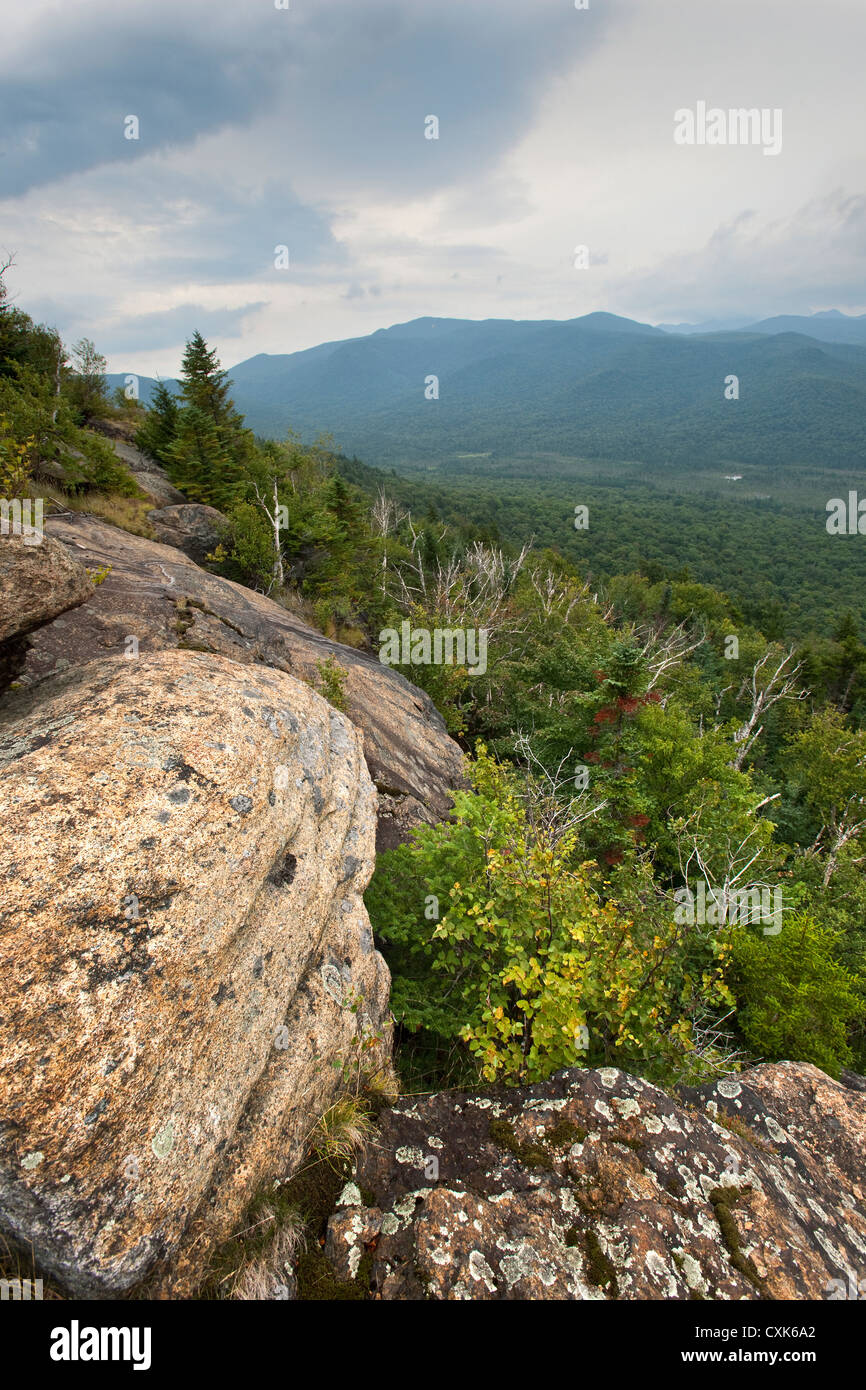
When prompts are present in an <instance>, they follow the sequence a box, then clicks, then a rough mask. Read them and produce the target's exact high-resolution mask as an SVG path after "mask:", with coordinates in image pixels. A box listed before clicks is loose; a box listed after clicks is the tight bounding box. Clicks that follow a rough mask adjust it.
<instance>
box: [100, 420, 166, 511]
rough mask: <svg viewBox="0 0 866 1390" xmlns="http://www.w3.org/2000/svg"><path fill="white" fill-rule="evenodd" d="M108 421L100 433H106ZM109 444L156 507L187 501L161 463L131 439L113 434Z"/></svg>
mask: <svg viewBox="0 0 866 1390" xmlns="http://www.w3.org/2000/svg"><path fill="white" fill-rule="evenodd" d="M108 423H109V422H108V421H106V422H104V426H103V430H102V431H101V432H102V433H108V430H107V428H105V426H107V425H108ZM111 444H112V448H113V449H114V452H115V453H116V454H117V457H118V458H119V459H120V461H121V463H122V464H124V466H125V467H126V468H128V469H129V472H130V473H131V474H132V477H133V478H134V479H135V482H136V483H137V484H138V486H139V487H140V488H141V490H142V492H144V493H146V494H147V496H148V497H149V498H150V499H151V500H152V501H153V502H155V503H156V505H157V506H158V507H172V506H174V505H176V504H180V503H185V502H186V501H187V499H186V497H185V496H184V494H183V493H182V492H179V491H178V489H177V488H176V487H175V486H174V483H172V482H171V481H170V479H169V476H168V474H167V473H166V471H165V469H164V468H163V467H162V465H161V464H159V463H156V462H155V460H154V459H152V458H150V457H149V456H148V455H147V454H143V453H142V452H141V450H140V449H137V448H136V446H135V445H134V444H133V443H132V442H131V440H129V439H127V438H125V437H123V436H122V435H121V436H119V437H118V436H115V437H112V439H111Z"/></svg>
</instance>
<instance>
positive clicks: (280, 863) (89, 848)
mask: <svg viewBox="0 0 866 1390" xmlns="http://www.w3.org/2000/svg"><path fill="white" fill-rule="evenodd" d="M118 535H119V536H122V533H118ZM130 539H131V538H130V537H125V536H124V537H123V540H124V541H125V542H127V541H129V540H130ZM0 805H2V819H3V836H2V842H0V880H2V883H3V890H4V891H3V902H2V909H0V941H2V951H0V1233H2V1235H3V1236H5V1237H7V1238H9V1239H11V1240H12V1241H13V1242H15V1243H16V1244H18V1245H19V1246H20V1247H22V1248H24V1249H26V1251H27V1252H31V1253H32V1256H33V1258H34V1259H35V1261H36V1264H37V1266H38V1267H39V1268H41V1269H42V1270H44V1271H46V1272H47V1273H49V1274H51V1275H52V1276H54V1277H55V1278H56V1279H57V1280H59V1281H60V1282H61V1284H62V1285H64V1286H65V1288H66V1289H67V1290H68V1291H70V1292H71V1293H72V1294H75V1295H80V1296H85V1297H93V1296H112V1295H117V1294H120V1293H122V1292H123V1291H125V1290H129V1289H131V1288H133V1287H134V1286H136V1285H137V1284H139V1283H140V1281H141V1280H142V1279H144V1278H145V1277H146V1276H149V1275H151V1274H153V1275H154V1277H156V1275H157V1274H158V1273H159V1270H161V1269H162V1270H164V1269H165V1268H167V1267H169V1266H171V1265H172V1264H176V1263H177V1258H176V1257H177V1252H178V1250H179V1249H181V1247H182V1246H183V1242H184V1241H187V1242H189V1241H190V1240H192V1241H193V1244H194V1248H195V1258H194V1260H193V1261H192V1266H189V1262H188V1263H187V1269H186V1275H185V1274H184V1270H183V1268H180V1269H179V1270H178V1273H177V1279H178V1281H179V1283H178V1287H183V1280H184V1278H185V1277H186V1278H187V1280H188V1282H190V1281H191V1283H193V1284H194V1281H195V1273H196V1272H197V1273H198V1275H199V1277H200V1274H201V1268H202V1261H203V1258H204V1256H205V1255H206V1253H207V1250H208V1248H209V1245H210V1244H212V1243H213V1242H214V1241H216V1240H219V1239H221V1238H222V1237H224V1236H225V1235H226V1234H227V1233H228V1231H229V1230H230V1229H231V1227H232V1224H233V1223H234V1222H235V1221H236V1220H237V1218H238V1216H239V1214H240V1213H241V1212H242V1210H243V1209H244V1208H245V1206H246V1205H247V1203H248V1202H249V1200H250V1197H251V1195H252V1194H253V1193H254V1192H255V1191H256V1190H257V1188H258V1185H259V1184H260V1183H262V1182H265V1181H270V1180H271V1179H273V1178H274V1177H275V1176H277V1177H278V1176H281V1175H285V1174H288V1173H290V1172H291V1171H292V1169H293V1166H294V1165H295V1164H296V1163H297V1161H298V1159H299V1157H300V1155H301V1153H302V1151H303V1147H304V1141H305V1138H306V1137H307V1136H308V1134H309V1131H310V1129H311V1127H312V1126H313V1125H314V1124H315V1122H316V1120H317V1118H318V1117H319V1116H320V1115H321V1114H322V1113H323V1112H324V1111H325V1110H326V1109H327V1107H328V1106H329V1104H331V1103H332V1102H333V1100H334V1099H335V1098H336V1096H337V1094H338V1093H339V1091H340V1089H341V1087H342V1086H343V1084H344V1083H343V1082H342V1080H341V1070H340V1068H341V1067H342V1066H348V1067H354V1066H355V1062H356V1061H357V1062H358V1064H359V1065H360V1060H361V1057H362V1053H363V1057H364V1058H365V1059H366V1064H367V1065H369V1066H371V1067H377V1066H378V1067H384V1066H387V1059H388V1056H389V1049H390V1015H389V1012H388V990H389V976H388V970H387V967H386V965H385V963H384V962H383V960H382V959H381V957H380V956H379V955H378V953H377V952H376V950H375V948H374V945H373V939H372V935H371V931H370V925H369V921H368V918H367V913H366V910H365V908H364V904H363V900H362V893H363V890H364V888H365V886H366V884H367V882H368V879H369V877H370V874H371V872H372V868H373V860H374V836H375V822H376V795H375V791H374V788H373V785H372V783H371V781H370V778H369V776H368V773H367V768H366V765H365V762H364V757H363V751H362V744H361V738H360V735H359V733H358V731H357V730H356V729H355V728H354V727H353V725H352V724H351V723H350V722H349V721H348V720H347V719H346V718H345V717H344V716H343V715H341V714H339V713H338V712H337V711H336V710H334V709H333V708H332V707H331V706H330V705H328V704H327V703H326V701H325V700H324V699H322V698H321V697H320V696H319V695H317V694H316V693H315V692H313V691H312V690H311V689H310V688H309V687H308V686H307V685H304V684H302V683H300V682H299V681H297V680H295V679H293V678H292V677H291V676H289V675H286V674H285V673H283V672H282V671H277V670H269V669H267V668H265V667H263V666H253V665H240V664H238V663H237V662H234V661H231V660H229V659H227V658H226V657H224V656H212V655H203V654H199V653H194V652H188V651H185V652H177V651H164V652H157V653H155V654H150V655H141V656H140V657H139V658H137V659H133V658H130V659H125V658H124V657H122V656H119V657H115V658H113V659H109V660H104V661H101V662H97V663H94V664H92V665H90V666H89V667H85V668H84V669H79V668H78V667H77V666H76V667H75V668H74V669H73V670H72V671H70V672H68V673H67V674H65V675H62V676H59V677H56V678H54V679H52V680H50V681H49V682H46V683H45V684H42V685H40V686H39V687H38V689H37V690H35V691H28V692H18V693H15V694H13V695H12V696H10V697H8V699H7V703H6V705H5V706H4V709H3V712H2V715H0ZM184 1248H187V1247H184ZM180 1264H181V1266H182V1265H183V1261H181V1262H180Z"/></svg>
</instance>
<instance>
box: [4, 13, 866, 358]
mask: <svg viewBox="0 0 866 1390" xmlns="http://www.w3.org/2000/svg"><path fill="white" fill-rule="evenodd" d="M581 2H582V0H581ZM284 3H287V8H282V7H281V8H277V5H278V4H279V5H281V6H282V5H283V4H284ZM0 10H2V34H3V48H2V53H0V251H4V250H5V251H6V252H13V253H14V255H15V265H14V267H13V269H12V270H11V271H10V272H9V274H8V276H7V282H8V286H9V289H10V292H11V293H12V294H13V295H14V297H15V299H16V302H17V303H18V304H19V305H20V306H21V307H22V308H24V309H26V310H27V312H28V313H30V314H32V315H33V317H34V318H36V319H38V320H41V321H45V322H48V323H52V324H54V325H56V327H57V328H59V330H60V331H61V333H62V335H63V338H64V340H65V341H66V342H67V343H69V344H71V343H72V342H74V341H75V340H76V339H77V338H79V337H81V336H87V337H89V338H92V339H93V340H94V341H95V342H96V344H97V347H98V348H99V349H100V350H101V351H102V352H104V353H105V354H106V356H107V357H108V360H109V367H110V369H111V370H112V371H136V372H139V373H142V374H147V375H161V376H174V375H176V373H177V369H178V366H179V362H180V357H181V353H182V350H183V345H184V342H185V340H186V339H187V338H188V337H189V336H190V335H191V334H192V332H193V331H195V330H196V329H199V330H200V331H201V332H202V333H203V334H204V335H205V337H206V338H207V339H208V341H209V342H210V343H211V344H213V345H214V346H216V347H217V349H218V352H219V355H220V357H221V359H222V361H223V363H224V364H225V365H227V366H231V365H232V364H233V363H236V362H238V361H241V360H243V359H245V358H248V357H251V356H253V355H254V354H256V353H259V352H270V353H275V352H293V351H295V350H297V349H300V348H305V347H311V346H313V345H314V344H316V343H320V342H325V341H329V340H334V339H340V338H347V337H355V336H359V335H361V334H366V333H370V332H373V331H374V330H376V329H378V328H383V327H387V326H389V325H391V324H394V323H400V322H405V321H406V320H409V319H413V318H417V317H421V316H428V315H432V316H441V317H457V318H476V319H478V318H519V319H531V318H557V319H565V318H573V317H576V316H578V315H580V314H584V313H589V312H591V311H594V310H607V311H609V312H612V313H618V314H624V315H627V316H628V317H631V318H637V319H640V320H642V321H645V322H650V323H659V322H662V323H679V322H703V321H706V320H715V319H729V318H749V319H759V318H764V317H767V316H770V315H773V314H779V313H797V314H804V313H805V314H808V313H812V312H816V311H820V310H825V309H830V308H837V309H841V310H843V311H844V312H848V313H863V312H866V274H864V270H866V188H864V183H866V158H864V155H866V121H864V119H863V109H862V90H863V54H864V52H866V4H864V0H821V3H820V4H819V3H817V0H728V3H725V4H719V3H717V0H588V6H587V7H586V8H581V9H578V8H577V7H576V5H575V2H574V0H171V2H170V3H169V2H168V0H124V3H122V4H120V3H118V0H75V2H74V4H71V5H70V4H69V3H67V0H27V4H26V5H21V4H20V3H15V0H0ZM699 103H705V104H706V106H707V107H708V108H719V109H721V110H722V111H723V112H727V111H729V110H730V109H733V108H757V109H759V110H762V111H763V110H766V111H767V112H768V113H772V112H780V113H781V116H780V118H779V119H780V125H779V132H780V134H781V149H780V150H779V151H778V153H775V154H766V153H765V152H764V147H763V146H762V145H761V144H760V143H740V144H735V143H732V142H731V141H730V140H729V141H728V142H727V143H716V144H708V143H704V144H698V143H694V144H682V143H677V141H676V140H675V138H674V134H675V129H676V126H677V118H676V113H677V112H681V111H683V110H686V111H694V112H697V109H698V104H699ZM130 117H135V118H136V121H137V126H138V128H137V134H138V138H137V139H130V138H127V136H128V135H129V134H130V133H132V132H134V130H135V126H134V124H133V123H132V122H130V120H129V118H130ZM431 117H435V118H436V120H437V121H438V139H430V138H427V136H428V135H429V134H431V133H432V132H433V123H432V122H431V120H430V119H429V118H431ZM279 247H285V248H287V252H285V251H284V252H282V253H279V252H278V251H277V248H279ZM578 247H585V248H586V251H584V252H578V251H577V248H578ZM286 260H287V261H288V265H286V264H285V262H286Z"/></svg>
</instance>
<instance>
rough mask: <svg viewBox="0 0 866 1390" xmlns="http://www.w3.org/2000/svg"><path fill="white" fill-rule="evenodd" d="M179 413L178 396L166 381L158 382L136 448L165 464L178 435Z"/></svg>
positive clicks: (138, 434)
mask: <svg viewBox="0 0 866 1390" xmlns="http://www.w3.org/2000/svg"><path fill="white" fill-rule="evenodd" d="M179 413H180V407H179V405H178V399H177V396H175V395H173V394H172V392H171V391H169V389H168V387H167V386H166V384H165V382H164V381H157V383H156V387H155V388H154V392H153V395H152V397H151V401H150V405H149V406H148V409H147V415H146V417H145V420H144V423H143V424H142V425H141V427H140V428H139V430H138V432H137V434H136V436H135V444H136V447H137V448H139V449H141V451H142V453H144V454H148V455H149V456H150V457H151V458H152V459H156V461H157V463H165V462H166V461H167V458H168V452H169V449H170V448H171V445H172V444H173V443H174V440H175V437H176V435H177V425H178V415H179Z"/></svg>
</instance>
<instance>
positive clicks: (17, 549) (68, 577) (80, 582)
mask: <svg viewBox="0 0 866 1390" xmlns="http://www.w3.org/2000/svg"><path fill="white" fill-rule="evenodd" d="M92 594H93V585H92V584H91V582H90V576H89V575H88V573H87V571H86V569H85V568H84V566H83V565H82V564H81V562H80V561H79V560H77V559H76V558H75V557H74V556H73V555H72V554H71V553H70V551H69V550H68V549H67V547H66V546H64V545H61V544H60V542H59V541H56V540H52V539H51V538H50V537H48V536H45V535H43V536H42V537H41V538H37V537H36V535H35V533H34V534H33V535H29V536H28V535H25V534H19V535H15V534H14V533H13V534H10V535H0V690H3V689H5V687H6V686H7V685H8V684H9V683H10V681H12V680H14V679H15V678H16V676H18V675H19V674H20V672H21V671H22V669H23V667H24V662H25V659H26V654H27V645H28V644H27V634H28V633H30V632H33V631H34V630H35V629H36V628H37V627H40V626H42V625H43V624H45V623H50V622H51V621H52V619H54V618H56V617H57V616H58V615H59V614H60V613H66V612H68V610H69V609H70V608H76V607H78V606H79V605H80V604H82V603H84V602H85V601H86V600H87V599H88V598H90V597H91V596H92Z"/></svg>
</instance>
